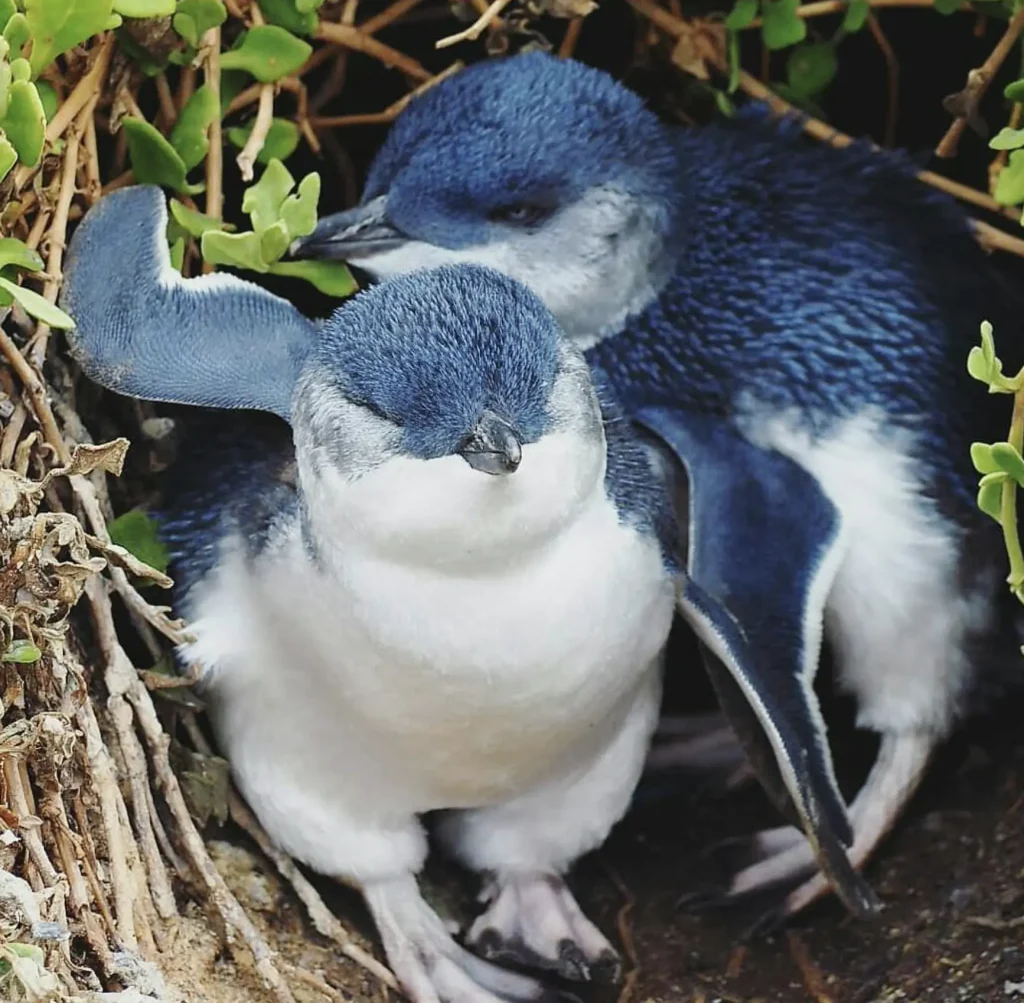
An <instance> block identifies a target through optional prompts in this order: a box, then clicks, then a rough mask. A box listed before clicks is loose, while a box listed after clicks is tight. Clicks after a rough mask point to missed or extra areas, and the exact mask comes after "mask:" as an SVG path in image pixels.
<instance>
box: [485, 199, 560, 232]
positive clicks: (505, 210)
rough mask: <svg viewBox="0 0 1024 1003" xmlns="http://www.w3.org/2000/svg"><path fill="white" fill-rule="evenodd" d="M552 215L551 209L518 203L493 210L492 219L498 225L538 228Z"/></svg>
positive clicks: (527, 203)
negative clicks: (508, 224)
mask: <svg viewBox="0 0 1024 1003" xmlns="http://www.w3.org/2000/svg"><path fill="white" fill-rule="evenodd" d="M550 215H551V209H549V208H548V207H547V206H541V205H532V204H530V203H529V202H518V203H515V204H513V205H505V206H499V207H498V208H497V209H492V210H491V214H490V218H491V219H492V220H493V221H494V222H496V223H511V224H512V225H513V226H536V225H537V224H538V223H542V222H543V221H544V220H545V219H547V218H548V216H550Z"/></svg>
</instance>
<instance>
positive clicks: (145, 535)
mask: <svg viewBox="0 0 1024 1003" xmlns="http://www.w3.org/2000/svg"><path fill="white" fill-rule="evenodd" d="M107 530H108V531H109V533H110V539H111V540H112V541H113V542H114V543H116V544H117V545H118V546H119V547H124V549H125V550H127V551H128V552H129V553H130V554H133V555H134V556H135V557H137V558H138V559H139V560H140V561H142V562H143V563H144V564H148V565H149V566H150V567H151V568H155V569H156V570H157V571H161V572H163V571H166V570H167V562H168V555H167V548H166V547H165V546H164V544H163V541H162V540H161V539H160V535H159V533H158V531H157V525H156V522H155V521H154V520H153V518H152V516H150V515H148V514H147V513H146V512H143V510H142V509H140V508H133V509H132V510H131V511H129V512H125V513H124V515H119V516H118V517H117V518H116V519H115V520H114V521H113V522H112V523H110V524H109V525H108V526H107Z"/></svg>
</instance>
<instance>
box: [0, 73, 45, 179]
mask: <svg viewBox="0 0 1024 1003" xmlns="http://www.w3.org/2000/svg"><path fill="white" fill-rule="evenodd" d="M3 127H4V132H5V133H6V134H7V138H8V139H9V140H10V141H11V145H12V146H13V147H14V149H15V150H17V151H18V159H19V160H20V161H21V162H22V163H23V164H25V165H26V166H28V167H35V165H36V164H38V163H39V158H40V157H41V156H42V155H43V143H44V142H45V140H46V112H45V111H44V110H43V102H42V101H41V100H40V99H39V91H37V90H36V85H35V84H33V83H32V82H31V81H30V80H16V81H15V82H14V83H13V84H11V98H10V103H9V104H8V105H7V115H6V116H5V117H4V121H3Z"/></svg>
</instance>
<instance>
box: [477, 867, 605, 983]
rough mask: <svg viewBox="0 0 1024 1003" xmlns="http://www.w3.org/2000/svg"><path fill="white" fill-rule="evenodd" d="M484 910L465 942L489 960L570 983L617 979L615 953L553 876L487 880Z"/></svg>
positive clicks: (563, 884) (560, 880)
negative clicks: (485, 907)
mask: <svg viewBox="0 0 1024 1003" xmlns="http://www.w3.org/2000/svg"><path fill="white" fill-rule="evenodd" d="M481 899H482V900H483V901H485V902H487V903H488V908H487V909H486V911H485V912H484V913H482V914H481V915H480V916H479V917H477V919H476V920H475V921H474V923H473V925H472V926H471V927H470V929H469V933H468V934H467V937H466V942H467V944H469V945H470V946H471V947H472V948H473V949H474V950H476V951H477V952H479V953H480V954H481V955H482V956H483V957H485V958H487V959H489V960H490V961H495V962H502V963H506V964H512V965H516V966H517V967H518V966H524V967H527V968H536V969H541V970H544V971H550V972H553V973H555V974H556V975H558V976H560V977H561V978H563V979H568V980H570V981H572V982H597V983H610V982H617V981H618V979H619V977H620V974H621V968H620V965H619V958H618V955H617V954H616V953H615V950H614V948H612V946H611V944H609V943H608V941H607V940H606V939H605V937H604V935H603V934H602V933H601V932H600V930H598V929H597V927H596V926H594V924H593V923H591V922H590V920H589V919H587V917H586V916H585V915H584V914H583V910H582V909H580V907H579V905H578V904H577V902H576V900H575V899H574V898H573V896H572V893H571V892H570V891H569V889H568V888H567V887H566V885H565V882H564V881H562V879H561V878H559V877H558V876H557V875H554V874H542V873H533V874H517V875H513V876H506V877H503V878H501V879H494V880H492V881H490V882H489V883H488V885H487V887H486V888H485V889H484V892H483V894H482V895H481Z"/></svg>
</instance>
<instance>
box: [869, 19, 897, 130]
mask: <svg viewBox="0 0 1024 1003" xmlns="http://www.w3.org/2000/svg"><path fill="white" fill-rule="evenodd" d="M868 30H869V31H870V32H871V37H872V38H873V39H874V40H875V44H876V45H877V46H878V48H879V49H881V51H882V56H883V57H884V58H885V68H886V73H887V75H888V77H889V88H888V89H889V93H888V104H887V107H886V112H885V134H884V135H885V139H884V144H885V145H886V146H892V145H893V144H894V143H895V142H896V119H897V116H898V115H899V111H900V63H899V60H898V59H897V58H896V53H895V52H894V51H893V47H892V46H891V45H890V44H889V39H888V38H886V36H885V32H884V31H882V26H881V25H880V24H879V23H878V18H877V17H875V15H874V14H869V15H868Z"/></svg>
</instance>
